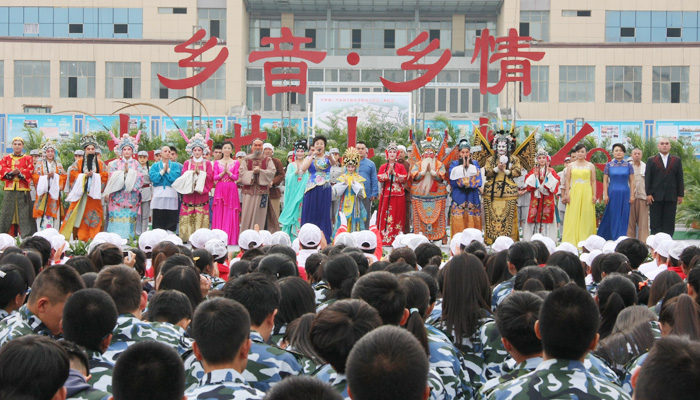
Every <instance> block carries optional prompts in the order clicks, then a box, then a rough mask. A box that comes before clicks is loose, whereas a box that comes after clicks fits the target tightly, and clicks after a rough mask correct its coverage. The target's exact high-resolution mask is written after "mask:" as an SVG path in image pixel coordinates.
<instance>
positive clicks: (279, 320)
mask: <svg viewBox="0 0 700 400" xmlns="http://www.w3.org/2000/svg"><path fill="white" fill-rule="evenodd" d="M277 287H279V289H280V294H281V295H282V297H281V301H280V307H279V311H278V312H277V315H275V326H276V327H277V326H282V325H286V324H288V323H290V322H292V321H294V320H295V319H297V318H299V317H301V316H302V315H304V314H306V313H315V312H316V294H315V293H314V290H313V289H312V288H311V285H309V284H308V283H307V282H306V281H305V280H304V279H302V278H299V277H298V276H289V277H286V278H282V279H280V280H279V281H277Z"/></svg>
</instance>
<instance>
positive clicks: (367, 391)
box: [347, 326, 430, 400]
mask: <svg viewBox="0 0 700 400" xmlns="http://www.w3.org/2000/svg"><path fill="white" fill-rule="evenodd" d="M428 369H429V367H428V357H426V356H425V352H424V351H423V348H422V346H421V345H420V343H419V342H418V340H416V338H415V336H413V335H411V334H410V333H408V332H406V331H405V330H404V329H400V328H397V327H395V326H383V327H381V328H378V329H375V330H374V331H372V332H370V333H368V334H367V335H365V336H364V337H363V338H362V339H360V340H359V341H358V342H357V343H356V344H355V346H354V347H353V349H352V351H350V356H349V357H348V361H347V374H348V385H349V387H350V391H351V392H352V397H353V399H354V400H382V399H402V400H425V399H427V398H428V396H429V392H430V387H429V386H428V384H427V381H426V376H427V375H428Z"/></svg>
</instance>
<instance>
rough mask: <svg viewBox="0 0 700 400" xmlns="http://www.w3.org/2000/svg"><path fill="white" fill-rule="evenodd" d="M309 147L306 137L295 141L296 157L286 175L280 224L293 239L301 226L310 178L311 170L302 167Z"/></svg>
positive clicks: (288, 167)
mask: <svg viewBox="0 0 700 400" xmlns="http://www.w3.org/2000/svg"><path fill="white" fill-rule="evenodd" d="M307 149H308V146H307V143H306V140H305V139H299V140H297V141H296V142H294V156H293V157H294V158H293V159H292V162H291V163H289V165H288V166H287V174H286V175H285V182H284V208H283V209H282V214H281V215H280V224H281V225H282V231H284V232H287V234H288V235H289V237H290V238H291V239H292V240H294V239H296V237H297V234H298V233H299V228H301V202H302V200H303V199H304V192H305V191H306V181H308V180H309V172H308V171H303V170H302V168H301V166H302V164H303V163H304V157H305V156H306V150H307Z"/></svg>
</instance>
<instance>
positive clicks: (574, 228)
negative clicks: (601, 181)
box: [561, 166, 596, 246]
mask: <svg viewBox="0 0 700 400" xmlns="http://www.w3.org/2000/svg"><path fill="white" fill-rule="evenodd" d="M592 198H593V190H592V189H591V170H590V168H589V167H588V166H585V167H575V166H571V192H570V193H569V200H570V201H569V204H568V205H567V206H566V214H565V215H564V233H563V234H562V240H561V241H562V242H569V243H571V244H573V245H574V246H578V243H579V242H581V241H584V240H586V239H587V238H588V237H589V236H591V235H595V234H596V226H595V205H594V204H593V202H592Z"/></svg>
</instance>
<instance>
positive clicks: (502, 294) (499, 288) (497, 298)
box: [491, 277, 515, 312]
mask: <svg viewBox="0 0 700 400" xmlns="http://www.w3.org/2000/svg"><path fill="white" fill-rule="evenodd" d="M514 286H515V277H512V278H510V279H508V280H507V281H503V282H501V283H499V284H498V285H496V287H495V288H493V294H492V295H491V311H493V312H496V308H498V306H499V305H500V304H501V303H502V302H503V300H504V299H505V298H506V297H508V295H509V294H510V292H512V291H513V287H514Z"/></svg>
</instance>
